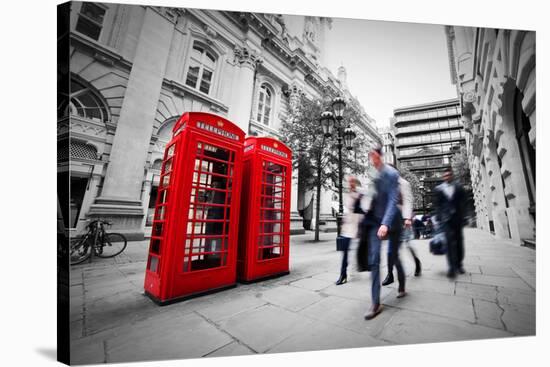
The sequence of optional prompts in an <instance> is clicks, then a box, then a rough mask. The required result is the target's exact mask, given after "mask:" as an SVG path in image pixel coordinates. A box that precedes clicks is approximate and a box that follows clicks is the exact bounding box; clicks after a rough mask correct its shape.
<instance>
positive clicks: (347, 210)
mask: <svg viewBox="0 0 550 367" xmlns="http://www.w3.org/2000/svg"><path fill="white" fill-rule="evenodd" d="M348 184H349V192H348V193H346V195H345V196H344V217H343V218H342V231H341V234H340V236H341V237H343V243H344V248H343V249H342V266H341V268H340V278H338V280H337V281H336V285H341V284H344V283H346V282H347V281H348V275H347V268H348V250H349V246H350V244H351V240H352V239H354V238H356V237H357V232H358V228H359V223H360V222H361V218H362V216H363V214H362V213H358V212H357V210H356V207H357V205H358V204H359V203H360V200H361V196H362V195H361V192H360V187H361V182H360V181H359V179H358V178H357V177H354V176H350V177H348Z"/></svg>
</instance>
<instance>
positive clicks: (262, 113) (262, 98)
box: [256, 83, 273, 126]
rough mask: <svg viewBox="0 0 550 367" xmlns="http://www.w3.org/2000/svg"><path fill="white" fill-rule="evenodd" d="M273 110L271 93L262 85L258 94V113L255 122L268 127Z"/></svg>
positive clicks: (265, 85)
mask: <svg viewBox="0 0 550 367" xmlns="http://www.w3.org/2000/svg"><path fill="white" fill-rule="evenodd" d="M272 109H273V92H272V91H271V88H269V87H268V86H267V84H266V83H264V84H262V85H261V87H260V90H259V92H258V113H257V115H256V121H258V122H261V123H263V124H264V125H266V126H269V124H270V119H271V111H272Z"/></svg>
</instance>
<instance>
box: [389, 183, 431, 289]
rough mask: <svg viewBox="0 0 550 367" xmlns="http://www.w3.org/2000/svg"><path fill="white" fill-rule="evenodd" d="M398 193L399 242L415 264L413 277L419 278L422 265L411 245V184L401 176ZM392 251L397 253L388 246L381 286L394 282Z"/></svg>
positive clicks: (394, 255)
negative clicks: (401, 218) (386, 273)
mask: <svg viewBox="0 0 550 367" xmlns="http://www.w3.org/2000/svg"><path fill="white" fill-rule="evenodd" d="M399 192H400V194H401V200H400V204H399V209H400V210H401V216H402V217H403V231H402V233H401V238H400V241H401V242H402V243H405V245H406V246H407V248H408V249H409V251H410V253H411V255H412V256H413V259H414V264H415V270H414V275H415V276H420V274H421V272H422V264H421V262H420V259H418V256H416V251H415V249H414V247H413V245H412V243H411V239H412V237H413V232H412V218H413V194H412V190H411V184H410V183H409V182H408V181H407V180H405V179H404V178H403V177H401V176H399ZM394 247H395V246H394ZM392 250H396V251H398V249H393V248H392V246H388V275H387V276H386V279H384V281H383V282H382V285H389V284H391V283H393V281H394V279H393V265H394V261H395V257H396V256H397V254H394V252H393V251H392Z"/></svg>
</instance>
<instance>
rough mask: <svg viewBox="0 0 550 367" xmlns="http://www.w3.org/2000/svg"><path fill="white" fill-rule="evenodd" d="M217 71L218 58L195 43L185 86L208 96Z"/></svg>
mask: <svg viewBox="0 0 550 367" xmlns="http://www.w3.org/2000/svg"><path fill="white" fill-rule="evenodd" d="M214 70H216V56H215V55H214V54H213V53H211V52H210V51H208V50H207V49H206V48H204V47H203V46H202V45H201V44H200V43H197V42H195V43H194V44H193V49H192V51H191V57H190V59H189V68H188V69H187V79H186V80H185V84H187V85H188V86H190V87H191V88H194V89H198V90H200V91H201V92H203V93H206V94H208V93H209V92H210V87H211V85H212V80H213V78H214Z"/></svg>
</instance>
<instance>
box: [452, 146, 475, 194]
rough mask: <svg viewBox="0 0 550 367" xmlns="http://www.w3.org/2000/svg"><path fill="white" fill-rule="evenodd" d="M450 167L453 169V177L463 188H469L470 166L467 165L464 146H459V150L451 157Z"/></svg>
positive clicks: (466, 154)
mask: <svg viewBox="0 0 550 367" xmlns="http://www.w3.org/2000/svg"><path fill="white" fill-rule="evenodd" d="M451 167H452V168H453V175H454V176H455V178H456V179H457V180H459V181H460V183H461V184H462V185H463V186H464V187H465V188H467V189H468V188H470V186H471V183H472V181H471V177H470V165H469V163H468V153H467V151H466V146H464V145H463V146H461V147H460V149H459V150H458V151H457V152H456V153H455V154H453V156H452V157H451Z"/></svg>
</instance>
